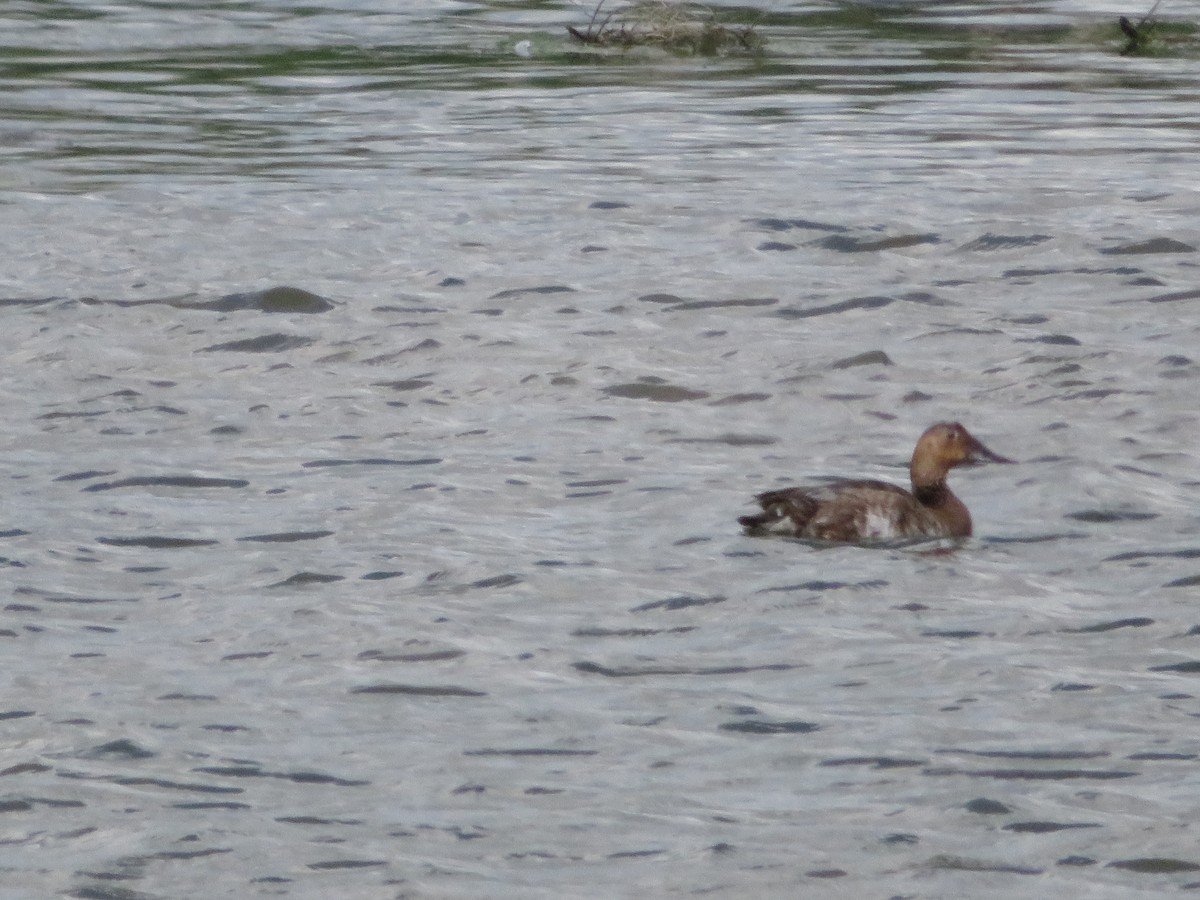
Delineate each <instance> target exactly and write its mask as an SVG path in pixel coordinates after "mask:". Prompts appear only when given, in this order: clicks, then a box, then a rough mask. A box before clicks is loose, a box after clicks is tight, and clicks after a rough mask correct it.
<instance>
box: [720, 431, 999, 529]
mask: <svg viewBox="0 0 1200 900" xmlns="http://www.w3.org/2000/svg"><path fill="white" fill-rule="evenodd" d="M989 461H990V462H1003V463H1008V462H1012V460H1010V459H1005V458H1004V457H1003V456H998V455H997V454H995V453H993V452H992V451H991V450H989V449H988V448H987V447H985V446H983V444H981V443H980V442H979V441H978V440H976V439H975V438H974V437H972V436H971V434H970V432H968V431H967V429H965V428H963V427H962V426H961V425H959V424H958V423H957V422H939V423H938V424H936V425H934V426H932V427H931V428H929V429H927V430H926V431H925V433H924V434H922V435H921V437H920V440H918V441H917V446H916V449H915V450H913V456H912V464H911V465H910V467H909V471H910V475H911V478H912V491H911V492H909V491H906V490H904V488H902V487H898V486H897V485H894V484H889V483H887V482H886V481H836V482H834V483H832V484H828V485H824V486H822V487H815V488H798V487H797V488H784V489H783V490H778V491H767V492H765V493H762V494H759V495H758V497H757V498H756V499H757V500H758V503H759V505H761V506H762V509H763V511H762V512H761V513H758V514H757V515H753V516H743V517H742V518H740V519H738V521H739V522H740V523H741V524H742V525H743V526H745V528H746V530H747V532H748V533H750V534H784V535H788V536H790V537H800V538H810V539H813V540H820V541H842V542H861V541H887V540H913V539H920V538H942V537H968V536H969V535H970V534H971V514H970V513H969V512H968V511H967V508H966V506H964V505H963V502H962V501H961V500H959V499H958V497H956V496H954V493H953V492H952V491H951V490H950V488H949V487H948V486H947V485H946V475H947V473H948V472H949V471H950V469H952V468H954V467H955V466H964V465H972V464H974V463H980V462H989Z"/></svg>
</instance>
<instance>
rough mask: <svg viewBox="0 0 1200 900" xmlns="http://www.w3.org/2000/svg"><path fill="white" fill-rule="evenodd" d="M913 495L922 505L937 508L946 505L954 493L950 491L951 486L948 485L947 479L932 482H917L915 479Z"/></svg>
mask: <svg viewBox="0 0 1200 900" xmlns="http://www.w3.org/2000/svg"><path fill="white" fill-rule="evenodd" d="M913 496H914V497H916V498H917V502H918V503H920V504H921V505H922V506H931V507H935V508H936V507H939V506H944V505H945V504H946V502H947V501H948V500H950V498H952V497H953V496H954V495H953V494H951V493H950V488H948V487H946V480H945V479H944V478H943V479H941V480H939V481H935V482H933V483H931V484H917V483H916V481H913Z"/></svg>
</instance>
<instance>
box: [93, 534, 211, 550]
mask: <svg viewBox="0 0 1200 900" xmlns="http://www.w3.org/2000/svg"><path fill="white" fill-rule="evenodd" d="M96 543H98V544H104V545H105V546H107V547H145V548H146V549H147V550H183V549H187V548H189V547H211V546H212V545H213V544H217V543H220V542H219V541H215V540H211V539H206V538H181V537H159V536H153V535H152V536H148V537H98V538H96Z"/></svg>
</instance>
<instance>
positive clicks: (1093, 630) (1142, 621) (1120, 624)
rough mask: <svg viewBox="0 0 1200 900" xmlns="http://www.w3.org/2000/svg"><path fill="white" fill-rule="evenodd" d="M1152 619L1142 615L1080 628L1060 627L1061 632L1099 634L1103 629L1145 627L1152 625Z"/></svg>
mask: <svg viewBox="0 0 1200 900" xmlns="http://www.w3.org/2000/svg"><path fill="white" fill-rule="evenodd" d="M1153 624H1154V620H1153V619H1148V618H1146V617H1144V616H1135V617H1133V618H1129V619H1114V620H1112V621H1111V622H1100V623H1098V624H1096V625H1084V626H1083V627H1082V628H1062V629H1060V631H1062V633H1063V634H1099V633H1101V632H1105V631H1115V630H1116V629H1118V628H1145V627H1146V626H1147V625H1153Z"/></svg>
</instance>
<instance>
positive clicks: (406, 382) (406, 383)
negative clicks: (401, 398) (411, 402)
mask: <svg viewBox="0 0 1200 900" xmlns="http://www.w3.org/2000/svg"><path fill="white" fill-rule="evenodd" d="M431 384H433V382H432V381H426V380H425V379H423V378H401V379H400V380H399V381H375V382H372V384H371V386H372V387H385V388H391V389H392V390H393V391H416V390H420V389H421V388H426V387H429V386H430V385H431Z"/></svg>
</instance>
